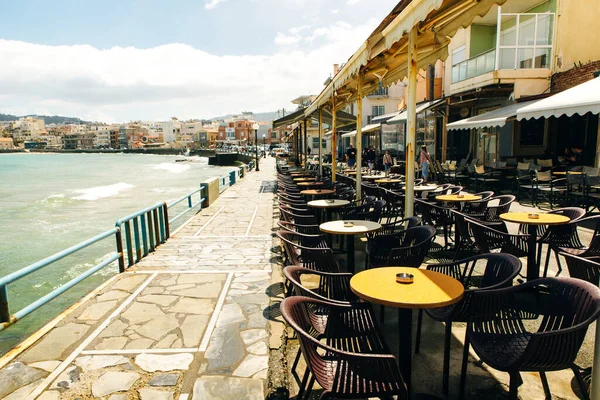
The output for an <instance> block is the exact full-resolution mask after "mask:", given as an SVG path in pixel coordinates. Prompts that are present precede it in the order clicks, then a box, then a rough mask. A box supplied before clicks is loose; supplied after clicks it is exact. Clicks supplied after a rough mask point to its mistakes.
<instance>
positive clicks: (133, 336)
mask: <svg viewBox="0 0 600 400" xmlns="http://www.w3.org/2000/svg"><path fill="white" fill-rule="evenodd" d="M127 336H128V337H129V339H131V340H137V339H140V338H141V336H140V335H138V334H137V333H132V334H131V335H127Z"/></svg>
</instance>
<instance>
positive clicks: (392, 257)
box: [369, 226, 435, 268]
mask: <svg viewBox="0 0 600 400" xmlns="http://www.w3.org/2000/svg"><path fill="white" fill-rule="evenodd" d="M434 238H435V228H433V227H432V226H415V227H413V228H409V229H406V230H404V231H401V232H399V233H393V234H388V235H379V236H375V237H374V238H373V241H372V244H371V252H370V255H369V265H370V267H371V268H377V267H383V266H403V267H415V268H418V267H420V266H421V264H422V263H423V261H424V260H425V257H426V256H427V252H428V251H429V249H430V247H431V243H432V242H433V239H434Z"/></svg>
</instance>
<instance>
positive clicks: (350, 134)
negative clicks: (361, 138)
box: [342, 124, 381, 138]
mask: <svg viewBox="0 0 600 400" xmlns="http://www.w3.org/2000/svg"><path fill="white" fill-rule="evenodd" d="M379 128H381V124H369V125H367V126H363V128H362V133H367V132H373V131H376V130H377V129H379ZM353 136H356V130H354V131H352V132H348V133H344V134H343V135H342V137H343V138H347V137H353Z"/></svg>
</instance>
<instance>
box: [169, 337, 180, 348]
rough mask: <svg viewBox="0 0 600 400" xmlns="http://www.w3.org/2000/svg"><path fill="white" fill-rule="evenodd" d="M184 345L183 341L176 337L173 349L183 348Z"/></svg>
mask: <svg viewBox="0 0 600 400" xmlns="http://www.w3.org/2000/svg"><path fill="white" fill-rule="evenodd" d="M182 347H183V343H182V342H181V339H176V340H175V341H174V342H173V344H172V345H171V348H172V349H181V348H182Z"/></svg>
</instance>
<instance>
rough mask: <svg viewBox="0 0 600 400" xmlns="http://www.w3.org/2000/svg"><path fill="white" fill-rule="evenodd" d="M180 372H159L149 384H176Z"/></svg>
mask: <svg viewBox="0 0 600 400" xmlns="http://www.w3.org/2000/svg"><path fill="white" fill-rule="evenodd" d="M178 379H179V374H157V375H154V376H153V377H152V379H151V380H150V382H148V385H150V386H175V385H177V380H178Z"/></svg>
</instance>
